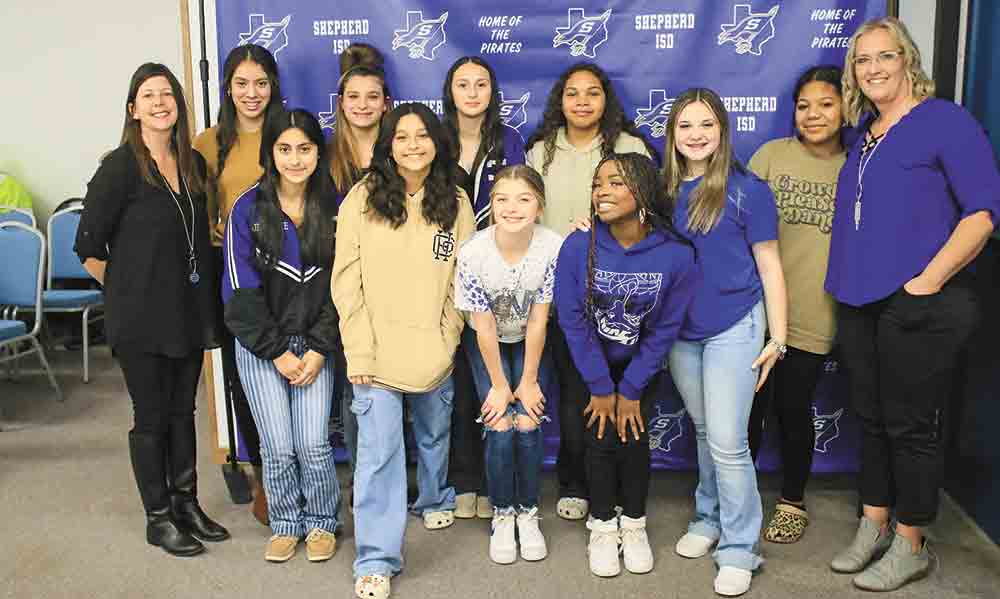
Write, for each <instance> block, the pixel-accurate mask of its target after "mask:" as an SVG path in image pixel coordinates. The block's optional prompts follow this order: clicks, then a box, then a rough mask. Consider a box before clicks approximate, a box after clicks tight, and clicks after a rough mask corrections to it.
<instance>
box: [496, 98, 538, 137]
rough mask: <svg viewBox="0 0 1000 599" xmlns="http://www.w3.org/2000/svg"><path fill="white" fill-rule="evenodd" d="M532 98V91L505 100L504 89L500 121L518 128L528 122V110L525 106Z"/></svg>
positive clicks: (501, 99) (512, 127)
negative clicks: (516, 97) (514, 98)
mask: <svg viewBox="0 0 1000 599" xmlns="http://www.w3.org/2000/svg"><path fill="white" fill-rule="evenodd" d="M530 99H531V92H525V93H524V94H523V95H522V96H521V97H520V98H518V99H516V100H504V97H503V91H501V92H500V121H501V122H502V123H503V124H504V125H507V126H508V127H510V128H511V129H518V128H520V127H521V125H523V124H525V123H527V122H528V112H527V111H526V110H525V109H524V107H525V106H526V105H527V104H528V100H530Z"/></svg>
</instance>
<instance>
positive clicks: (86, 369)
mask: <svg viewBox="0 0 1000 599" xmlns="http://www.w3.org/2000/svg"><path fill="white" fill-rule="evenodd" d="M89 318H90V307H89V306H88V307H86V308H84V310H83V382H84V383H89V382H90V359H89V358H90V353H89V351H88V348H89V341H90V334H89V331H88V330H87V328H88V325H89V324H90V322H89Z"/></svg>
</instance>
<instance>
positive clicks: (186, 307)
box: [76, 63, 229, 555]
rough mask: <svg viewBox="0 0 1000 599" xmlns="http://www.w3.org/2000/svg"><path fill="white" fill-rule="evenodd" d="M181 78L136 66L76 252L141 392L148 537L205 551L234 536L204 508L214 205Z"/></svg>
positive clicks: (134, 438) (131, 385) (90, 193)
mask: <svg viewBox="0 0 1000 599" xmlns="http://www.w3.org/2000/svg"><path fill="white" fill-rule="evenodd" d="M187 122H188V121H187V111H186V108H185V104H184V101H183V99H182V90H181V86H180V83H179V82H178V81H177V78H176V77H174V75H173V73H171V72H170V70H169V69H168V68H167V67H165V66H163V65H161V64H154V63H146V64H144V65H142V66H140V67H139V68H138V70H136V72H135V74H133V75H132V81H131V83H130V84H129V92H128V98H127V99H126V102H125V125H124V128H123V130H122V140H121V145H120V146H119V147H118V148H117V149H115V150H113V151H112V152H110V153H109V154H108V155H107V156H106V157H105V158H104V160H103V161H102V162H101V166H100V167H99V168H98V169H97V173H96V174H95V175H94V178H93V179H91V181H90V184H89V185H88V188H87V197H86V199H85V208H84V211H83V214H82V217H81V220H80V227H79V230H78V231H77V238H76V252H77V254H78V255H79V257H80V259H81V260H82V261H83V265H84V268H86V269H87V272H89V273H90V274H91V275H92V276H93V277H94V278H95V279H97V280H98V281H99V282H100V283H102V284H103V285H104V286H105V298H106V299H105V302H106V309H107V317H106V318H107V325H106V327H107V336H108V342H109V344H110V345H111V348H112V350H113V351H114V353H115V355H116V356H117V357H118V361H119V362H120V363H121V367H122V372H123V373H124V375H125V384H126V386H127V387H128V391H129V395H131V397H132V407H133V409H134V426H133V428H132V430H131V431H129V451H130V453H131V457H132V470H133V473H134V474H135V479H136V483H137V485H138V487H139V495H140V496H141V497H142V502H143V506H144V507H145V509H146V520H147V525H146V540H147V541H148V542H149V543H150V544H151V545H158V546H160V547H162V548H163V549H164V550H165V551H167V552H168V553H171V554H174V555H194V554H197V553H201V552H202V551H203V550H204V547H203V546H202V544H201V543H200V542H199V539H200V540H202V541H222V540H225V539H227V538H229V532H228V531H226V529H225V528H223V527H222V526H220V525H219V524H217V523H215V522H213V521H212V520H211V519H210V518H208V516H206V515H205V513H204V512H203V511H202V510H201V507H200V506H199V505H198V498H197V492H196V480H197V477H196V474H195V464H196V460H195V457H196V451H195V439H196V437H195V428H194V406H195V403H194V400H195V394H196V392H197V388H198V377H199V375H200V374H201V362H202V353H203V351H204V350H205V349H206V348H208V347H214V346H217V345H218V343H217V334H216V330H215V327H214V323H215V322H216V318H215V315H214V314H213V306H214V305H215V303H216V302H215V301H213V300H214V298H213V297H212V289H213V288H214V285H211V284H210V280H211V278H212V277H214V276H216V274H215V273H214V272H210V270H211V267H210V264H211V261H210V260H208V255H209V251H210V246H209V240H208V223H207V222H206V211H205V193H204V188H205V184H204V181H205V162H204V160H202V158H201V156H199V155H198V154H197V153H196V152H194V151H193V150H192V149H191V140H190V133H189V132H188V129H187V126H186V125H187Z"/></svg>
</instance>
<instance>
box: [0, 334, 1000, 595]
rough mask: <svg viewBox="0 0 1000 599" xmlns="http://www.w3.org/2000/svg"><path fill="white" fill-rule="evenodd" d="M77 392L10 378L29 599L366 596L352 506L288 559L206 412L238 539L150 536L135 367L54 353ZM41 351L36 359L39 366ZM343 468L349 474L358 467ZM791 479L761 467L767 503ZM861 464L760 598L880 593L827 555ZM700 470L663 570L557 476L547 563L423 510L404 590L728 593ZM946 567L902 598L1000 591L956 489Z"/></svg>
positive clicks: (845, 523) (671, 513)
mask: <svg viewBox="0 0 1000 599" xmlns="http://www.w3.org/2000/svg"><path fill="white" fill-rule="evenodd" d="M51 357H52V359H53V362H54V363H55V365H56V369H57V376H58V378H59V381H60V383H61V384H62V386H63V390H64V393H65V396H66V401H65V403H61V404H58V403H55V402H54V401H53V398H52V396H51V393H50V390H49V388H48V386H47V384H46V383H45V379H44V378H43V377H42V376H39V375H38V374H37V371H36V373H34V374H32V373H30V372H29V373H27V374H22V376H21V378H20V379H19V380H18V381H17V382H10V381H7V380H5V379H0V414H2V415H0V428H2V429H4V430H3V432H0V530H2V531H3V535H2V539H3V542H2V543H0V596H2V597H11V598H13V597H16V598H17V599H61V598H66V599H69V598H72V599H83V598H91V597H92V598H95V599H97V598H100V599H116V598H129V599H132V598H147V597H148V598H196V597H197V598H201V597H208V598H216V597H220V598H221V597H232V598H239V599H254V598H258V597H260V598H267V599H273V598H275V597H311V596H321V597H337V598H344V599H347V598H349V597H351V596H352V584H351V574H350V572H351V567H350V566H351V561H352V559H353V557H354V546H353V539H352V537H351V533H352V525H351V523H350V514H349V513H345V514H344V517H345V519H346V521H347V522H346V524H345V526H344V528H343V529H342V532H341V534H340V538H339V544H340V548H339V551H338V553H337V555H336V556H335V557H334V558H333V559H332V560H331V561H329V562H326V563H323V564H313V563H309V562H308V561H306V559H305V556H304V551H300V554H299V555H297V556H296V557H295V558H294V559H293V560H292V561H290V562H288V563H286V564H269V563H266V562H265V561H264V559H263V552H264V544H265V542H266V540H267V537H268V535H269V531H268V529H266V528H264V527H261V526H260V525H258V524H257V523H256V522H255V521H254V520H253V519H252V518H251V516H250V514H249V512H248V511H247V509H246V506H237V505H233V504H232V503H230V502H229V498H228V494H227V492H226V489H225V485H224V482H223V480H222V476H221V473H220V471H219V468H218V467H217V466H215V465H213V464H212V463H211V458H210V455H209V452H208V450H207V446H208V441H207V439H208V436H207V430H208V426H207V417H206V416H205V414H204V413H202V415H201V419H200V426H201V431H202V439H203V442H202V447H201V462H200V463H201V470H200V472H201V492H200V495H201V502H202V505H203V506H204V507H205V509H206V511H207V512H209V513H210V514H211V515H213V516H214V517H216V518H217V519H218V520H219V521H221V522H222V523H223V524H224V525H226V526H227V527H228V528H229V530H230V532H231V533H232V535H233V538H232V540H230V541H228V542H225V543H221V544H216V545H209V548H208V551H207V552H206V553H205V554H203V555H201V556H198V557H195V558H184V559H182V558H173V557H169V556H167V555H166V554H164V553H163V552H162V551H161V550H159V549H157V548H154V547H150V546H149V545H147V544H146V543H145V538H144V532H143V531H144V521H143V515H142V510H141V507H140V503H139V497H138V493H137V492H136V488H135V484H134V482H133V480H132V474H131V470H130V467H129V460H128V452H127V449H126V431H127V430H128V428H129V426H130V419H131V408H130V406H129V399H128V396H127V395H126V392H125V386H124V383H123V381H122V377H121V373H120V371H119V370H118V368H117V365H116V364H115V363H114V362H113V361H112V359H111V357H110V354H109V352H108V351H107V349H106V348H98V349H96V350H94V358H93V361H92V365H91V372H92V377H93V378H92V381H91V383H90V384H89V385H84V384H83V383H82V382H81V381H80V377H79V374H78V373H79V353H78V352H70V353H68V352H62V351H60V352H54V354H53V355H52V356H51ZM32 360H33V358H29V359H27V360H25V367H30V368H33V367H34V364H33V362H32ZM341 480H342V481H343V480H344V476H343V473H342V475H341ZM777 482H778V481H777V480H776V479H775V478H774V477H764V478H763V479H762V480H761V487H762V489H763V495H764V502H765V513H767V514H768V515H769V512H770V508H771V506H772V505H773V501H774V497H775V493H776V486H777ZM852 484H853V481H852V479H851V478H850V477H836V478H822V479H817V480H815V481H813V483H811V486H810V492H809V508H810V513H811V515H812V518H813V521H812V523H811V524H810V526H809V528H808V529H807V531H806V536H805V537H804V539H803V540H802V541H801V542H800V543H798V544H795V545H791V546H782V545H774V544H770V543H768V544H765V545H764V552H765V557H766V558H767V563H766V564H765V566H764V567H763V569H762V570H761V571H760V573H759V574H758V575H757V576H755V578H754V582H753V588H752V589H751V591H750V592H749V593H748V594H747V595H745V596H746V597H748V598H764V597H766V598H781V597H795V598H799V597H803V598H817V599H820V598H828V597H831V598H832V597H867V596H870V595H869V594H867V593H863V592H861V591H857V590H854V589H853V588H852V587H851V582H850V577H849V576H842V575H837V574H834V573H832V572H831V571H830V570H829V568H828V567H827V563H828V562H829V560H830V558H831V557H832V556H833V554H834V553H835V552H836V551H837V550H838V549H839V548H841V547H842V546H844V545H845V544H846V543H848V542H849V541H850V539H851V538H852V536H853V532H854V527H855V526H856V520H855V517H854V513H855V503H854V502H855V494H854V493H853V491H852ZM693 487H694V476H693V474H691V473H658V474H656V475H655V476H654V480H653V490H652V497H651V499H650V505H649V514H650V518H649V519H650V525H649V536H650V541H651V544H652V546H653V550H654V553H655V555H656V560H657V563H656V569H655V570H654V571H653V572H652V573H651V574H647V575H644V576H635V575H631V574H628V573H624V574H622V575H621V576H619V577H617V578H615V579H610V580H602V579H598V578H596V577H594V576H592V575H591V574H590V573H589V571H588V568H587V557H586V538H587V537H586V530H585V529H584V527H583V525H582V523H572V522H566V521H564V520H560V519H559V518H557V517H556V516H555V514H554V511H553V497H554V489H555V485H554V479H553V477H552V475H551V474H547V475H546V478H545V487H544V490H543V496H544V505H543V511H544V512H545V519H544V520H543V522H542V530H543V531H544V532H545V533H546V537H547V540H548V544H549V551H550V556H549V557H548V559H546V560H544V561H542V562H539V563H526V562H523V561H522V562H518V563H517V564H515V565H511V566H497V565H495V564H493V563H492V562H490V561H489V557H488V555H487V543H488V536H487V535H488V523H487V522H486V521H483V520H473V521H468V520H464V521H463V520H460V521H458V522H457V523H456V524H455V525H454V526H452V527H451V528H449V529H446V530H443V531H434V532H429V531H426V530H424V529H423V527H422V526H421V524H420V522H419V521H418V520H417V519H415V518H413V519H411V520H410V528H409V534H408V536H407V542H406V559H407V563H406V570H405V571H404V573H403V574H402V575H400V576H399V577H397V578H396V579H395V580H394V581H393V597H398V598H412V599H417V598H430V597H434V598H443V597H463V598H466V597H468V598H476V597H505V598H506V597H510V598H522V597H523V598H534V597H545V598H555V597H572V598H574V599H589V598H595V599H596V598H613V597H630V598H632V597H635V598H639V597H642V598H664V599H667V598H673V597H678V598H685V599H687V598H698V597H714V596H715V595H714V593H713V592H712V578H713V576H714V575H715V567H714V565H713V564H712V562H711V560H710V559H707V558H703V559H700V560H693V561H689V560H685V559H683V558H681V557H678V556H677V555H675V554H674V552H673V544H674V542H675V541H676V540H677V538H678V537H679V536H680V534H681V533H682V532H683V530H684V527H685V524H686V521H687V519H688V518H689V517H690V512H691V506H692V500H691V493H692V490H693ZM998 507H1000V506H998ZM931 533H932V535H933V538H934V541H933V544H932V549H933V552H934V553H935V554H936V556H937V562H938V567H937V568H936V569H935V570H934V572H933V573H932V574H931V575H930V576H929V577H928V578H926V579H924V580H922V581H919V582H916V583H913V584H911V585H909V586H908V587H906V588H904V589H903V590H900V591H897V592H896V593H893V594H892V595H889V596H891V597H893V598H894V599H895V598H899V599H903V598H906V599H910V598H914V599H916V598H921V599H923V598H927V599H942V598H973V597H975V598H983V599H994V598H998V597H1000V549H998V548H997V547H996V546H994V545H992V544H990V543H989V542H988V541H986V540H985V539H984V538H983V537H982V536H981V535H980V534H979V533H978V531H976V529H974V528H973V527H972V526H971V525H970V524H969V521H968V519H967V518H965V516H964V515H963V514H961V513H960V512H959V511H958V509H957V508H956V507H955V506H954V504H953V503H952V502H951V501H950V500H948V499H945V501H944V505H943V507H942V516H941V519H940V521H939V522H938V524H937V525H936V526H935V528H934V529H933V530H932V531H931Z"/></svg>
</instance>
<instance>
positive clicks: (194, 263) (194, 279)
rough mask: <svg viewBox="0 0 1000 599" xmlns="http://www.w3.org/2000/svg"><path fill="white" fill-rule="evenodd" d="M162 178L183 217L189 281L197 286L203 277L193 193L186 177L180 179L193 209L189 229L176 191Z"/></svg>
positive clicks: (161, 176)
mask: <svg viewBox="0 0 1000 599" xmlns="http://www.w3.org/2000/svg"><path fill="white" fill-rule="evenodd" d="M160 178H161V179H163V184H164V185H165V186H166V188H167V192H168V193H169V194H170V199H172V200H173V201H174V205H175V206H177V212H178V213H179V214H180V215H181V225H182V227H183V229H184V239H185V241H187V246H188V253H187V259H188V268H189V273H188V281H190V283H191V284H192V285H197V284H198V281H200V280H201V275H199V274H198V255H197V254H196V253H195V251H194V221H195V217H194V202H193V201H191V192H190V191H189V190H188V187H187V182H186V181H185V180H184V176H183V175H182V176H181V177H180V180H181V189H183V190H184V195H186V196H187V201H188V206H190V208H191V227H190V230H189V229H188V222H187V218H186V217H185V216H184V210H183V209H182V208H181V203H180V200H178V199H177V196H176V195H174V190H173V189H171V188H170V183H168V182H167V178H166V177H164V176H163V174H162V173H161V174H160Z"/></svg>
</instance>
